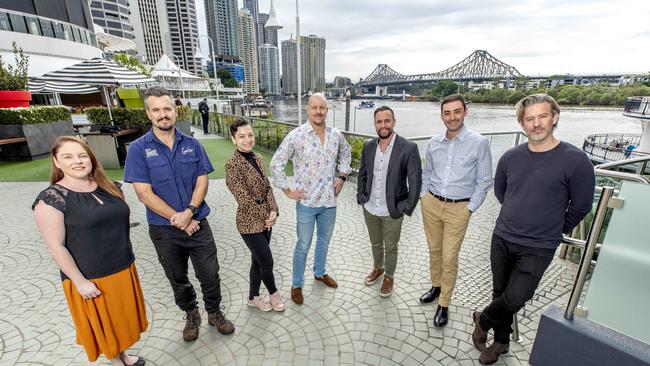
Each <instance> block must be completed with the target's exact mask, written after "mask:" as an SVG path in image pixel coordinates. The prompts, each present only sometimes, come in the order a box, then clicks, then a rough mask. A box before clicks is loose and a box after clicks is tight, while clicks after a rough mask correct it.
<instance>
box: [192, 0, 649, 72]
mask: <svg viewBox="0 0 650 366" xmlns="http://www.w3.org/2000/svg"><path fill="white" fill-rule="evenodd" d="M196 1H197V13H198V20H199V32H200V33H201V34H205V33H206V25H205V12H204V7H203V2H204V0H196ZM270 3H271V1H270V0H259V9H260V12H262V13H267V12H268V9H269V6H270ZM242 4H243V1H242V0H239V5H240V7H241V6H243V5H242ZM273 5H274V7H275V11H276V14H277V15H278V19H279V21H280V23H281V24H282V25H283V26H284V29H281V30H280V31H279V38H280V40H284V39H288V38H289V37H290V35H291V34H293V35H294V37H295V33H296V22H295V19H296V2H295V0H274V1H273ZM299 7H300V34H301V35H308V34H316V35H318V36H321V37H325V39H326V41H327V48H326V56H325V76H326V79H327V81H328V82H330V81H332V80H333V79H334V76H337V75H341V76H347V77H351V78H352V80H353V81H355V82H356V81H357V80H358V79H359V78H363V77H366V76H367V75H368V74H370V73H371V72H372V71H373V70H374V68H375V67H376V66H377V65H378V64H380V63H384V64H388V65H389V66H390V67H392V68H393V69H395V70H396V71H397V72H400V73H402V74H407V75H408V74H423V73H432V72H436V71H441V70H443V69H446V68H447V67H450V66H453V65H454V64H456V63H457V62H459V61H461V60H462V59H464V58H465V57H467V56H468V55H470V54H471V53H472V52H473V51H474V50H477V49H482V50H487V51H488V52H489V53H490V54H492V55H493V56H494V57H496V58H498V59H499V60H501V61H503V62H505V63H507V64H510V65H512V66H514V67H516V68H517V69H518V70H519V72H521V73H522V74H524V75H528V76H535V75H551V74H562V73H572V74H601V73H636V72H644V73H645V72H650V25H649V24H650V22H649V19H648V16H649V15H650V1H649V0H618V1H614V0H524V1H512V0H484V1H473V0H472V1H467V0H462V1H460V0H457V1H449V0H446V1H439V0H433V1H432V0H408V1H407V0H402V1H388V0H320V1H317V0H299ZM206 47H207V46H206Z"/></svg>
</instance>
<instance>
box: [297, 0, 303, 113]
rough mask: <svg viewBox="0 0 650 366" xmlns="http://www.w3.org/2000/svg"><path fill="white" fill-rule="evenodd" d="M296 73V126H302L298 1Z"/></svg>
mask: <svg viewBox="0 0 650 366" xmlns="http://www.w3.org/2000/svg"><path fill="white" fill-rule="evenodd" d="M296 73H297V75H296V76H297V78H296V80H298V85H297V86H298V124H302V90H301V89H302V85H301V84H302V80H301V79H302V75H301V74H300V16H298V0H296Z"/></svg>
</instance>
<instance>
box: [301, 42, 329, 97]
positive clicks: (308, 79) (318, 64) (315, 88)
mask: <svg viewBox="0 0 650 366" xmlns="http://www.w3.org/2000/svg"><path fill="white" fill-rule="evenodd" d="M300 38H301V43H300V50H301V51H302V52H301V54H302V57H303V59H302V62H301V65H300V68H301V70H302V77H303V85H304V88H303V90H304V91H305V92H308V91H311V92H314V93H315V92H322V91H325V38H323V37H318V36H315V35H313V34H310V35H309V36H307V37H300Z"/></svg>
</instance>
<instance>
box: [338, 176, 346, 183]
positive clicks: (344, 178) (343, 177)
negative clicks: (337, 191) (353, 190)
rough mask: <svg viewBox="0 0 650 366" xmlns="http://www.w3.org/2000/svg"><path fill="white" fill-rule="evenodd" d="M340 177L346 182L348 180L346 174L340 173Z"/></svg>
mask: <svg viewBox="0 0 650 366" xmlns="http://www.w3.org/2000/svg"><path fill="white" fill-rule="evenodd" d="M339 178H341V179H342V180H343V181H344V182H345V181H346V180H348V178H346V177H345V175H339Z"/></svg>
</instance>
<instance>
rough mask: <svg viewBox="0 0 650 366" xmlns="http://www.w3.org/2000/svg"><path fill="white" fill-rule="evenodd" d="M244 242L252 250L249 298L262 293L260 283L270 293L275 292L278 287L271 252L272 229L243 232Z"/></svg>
mask: <svg viewBox="0 0 650 366" xmlns="http://www.w3.org/2000/svg"><path fill="white" fill-rule="evenodd" d="M241 237H242V238H243V239H244V243H246V246H247V247H248V249H250V251H251V270H250V290H249V292H248V298H249V299H250V300H252V299H253V297H255V296H259V295H260V285H261V283H262V282H264V286H266V289H267V290H269V294H274V293H275V292H276V291H278V289H277V288H276V287H275V277H274V276H273V255H272V254H271V247H270V246H269V245H270V243H271V230H265V231H262V232H261V233H255V234H241Z"/></svg>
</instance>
